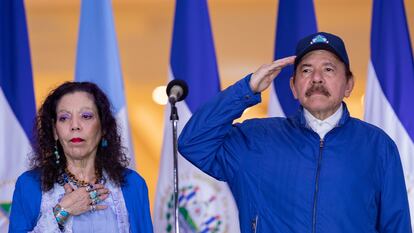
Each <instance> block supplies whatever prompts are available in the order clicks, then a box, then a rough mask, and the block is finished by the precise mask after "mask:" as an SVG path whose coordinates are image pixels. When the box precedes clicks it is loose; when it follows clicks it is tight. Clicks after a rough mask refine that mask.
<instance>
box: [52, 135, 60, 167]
mask: <svg viewBox="0 0 414 233" xmlns="http://www.w3.org/2000/svg"><path fill="white" fill-rule="evenodd" d="M57 143H58V140H56V142H55V150H54V152H53V153H54V154H55V159H56V165H59V163H60V155H59V151H58V147H57Z"/></svg>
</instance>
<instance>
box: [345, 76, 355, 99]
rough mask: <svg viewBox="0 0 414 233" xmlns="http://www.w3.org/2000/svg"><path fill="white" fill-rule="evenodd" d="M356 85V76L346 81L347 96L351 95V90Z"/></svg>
mask: <svg viewBox="0 0 414 233" xmlns="http://www.w3.org/2000/svg"><path fill="white" fill-rule="evenodd" d="M354 85H355V80H354V77H351V78H350V79H348V80H347V81H346V89H345V93H344V96H345V97H349V96H350V95H351V92H352V90H353V89H354Z"/></svg>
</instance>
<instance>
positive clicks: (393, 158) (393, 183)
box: [379, 139, 412, 233]
mask: <svg viewBox="0 0 414 233" xmlns="http://www.w3.org/2000/svg"><path fill="white" fill-rule="evenodd" d="M385 144H386V145H387V149H386V150H387V151H386V152H385V154H386V157H385V159H384V161H383V167H384V178H383V184H382V191H381V203H380V204H381V205H380V211H379V232H381V233H411V232H412V231H411V222H410V210H409V206H408V198H407V191H406V187H405V182H404V174H403V169H402V166H401V161H400V156H399V153H398V149H397V146H396V145H395V143H394V142H393V141H392V140H391V139H389V142H388V143H385Z"/></svg>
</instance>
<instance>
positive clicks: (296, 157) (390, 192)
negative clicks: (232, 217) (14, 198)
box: [179, 32, 411, 233]
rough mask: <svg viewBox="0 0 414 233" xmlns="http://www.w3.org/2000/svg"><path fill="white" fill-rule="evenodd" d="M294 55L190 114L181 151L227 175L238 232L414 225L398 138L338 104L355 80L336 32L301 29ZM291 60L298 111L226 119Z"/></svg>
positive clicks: (395, 230)
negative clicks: (286, 114)
mask: <svg viewBox="0 0 414 233" xmlns="http://www.w3.org/2000/svg"><path fill="white" fill-rule="evenodd" d="M295 55H296V56H292V57H287V58H283V59H280V60H276V61H274V62H273V63H271V64H267V65H263V66H261V67H260V68H259V69H258V70H257V71H256V72H255V73H253V74H252V75H248V76H247V77H246V78H244V79H242V80H240V81H239V82H237V83H236V84H234V85H233V86H230V87H229V88H227V89H226V90H224V91H223V92H221V93H220V94H219V95H218V96H217V97H216V98H215V99H214V100H212V101H211V102H209V103H208V104H206V105H205V106H203V107H202V108H201V109H200V110H199V111H198V112H196V113H195V114H194V115H193V117H192V119H191V120H190V121H189V122H188V124H187V125H186V127H185V129H184V130H183V132H182V133H181V136H180V139H179V150H180V152H181V154H182V155H183V156H184V157H185V158H186V159H188V160H189V161H190V162H192V163H193V164H194V165H195V166H197V167H199V168H200V169H201V170H203V171H204V172H206V173H207V174H209V175H211V176H213V177H215V178H216V179H219V180H222V181H226V182H228V184H229V186H230V188H231V190H232V192H233V195H234V198H235V200H236V202H237V205H238V208H239V218H240V228H241V231H242V232H243V233H247V232H257V233H262V232H266V233H267V232H272V233H273V232H276V233H277V232H281V233H304V232H309V233H336V232H344V233H357V232H381V233H385V232H389V233H391V232H392V233H400V232H401V233H402V232H404V233H408V232H411V224H410V213H409V208H408V201H407V193H406V189H405V183H404V176H403V171H402V167H401V162H400V158H399V154H398V150H397V147H396V145H395V144H394V142H393V141H392V140H391V139H390V138H389V137H388V136H387V135H386V134H385V133H384V132H383V131H382V130H380V129H379V128H377V127H375V126H372V125H370V124H368V123H365V122H362V121H360V120H358V119H355V118H352V117H350V116H349V112H348V109H347V107H346V104H345V103H344V102H343V98H344V97H348V96H349V95H350V94H351V91H352V88H353V86H354V79H353V76H352V73H351V71H350V65H349V59H348V55H347V52H346V49H345V45H344V43H343V41H342V39H341V38H339V37H337V36H335V35H332V34H329V33H323V32H321V33H316V34H313V35H310V36H307V37H305V38H304V39H302V40H301V41H299V43H298V44H297V48H296V54H295ZM291 64H294V74H293V77H292V78H291V83H290V84H291V89H292V92H293V95H294V96H295V98H297V99H298V100H299V102H300V104H301V107H300V109H299V110H298V112H297V114H296V115H294V116H291V117H288V118H266V119H252V120H247V121H245V122H243V123H241V124H232V122H233V120H234V119H237V118H239V117H240V116H241V114H242V113H243V111H244V110H245V109H246V108H248V107H250V106H252V105H255V104H257V103H259V102H260V101H261V97H260V93H261V92H262V91H264V90H265V89H267V88H268V87H269V85H270V84H271V83H272V81H273V79H274V78H275V77H276V76H277V75H278V74H279V72H280V70H281V69H282V68H283V67H285V66H287V65H291ZM379 114H380V113H379Z"/></svg>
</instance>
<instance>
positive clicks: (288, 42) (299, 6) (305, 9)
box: [268, 0, 317, 117]
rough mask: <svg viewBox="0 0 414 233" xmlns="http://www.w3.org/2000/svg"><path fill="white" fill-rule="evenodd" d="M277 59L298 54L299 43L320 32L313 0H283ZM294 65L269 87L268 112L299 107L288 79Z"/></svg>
mask: <svg viewBox="0 0 414 233" xmlns="http://www.w3.org/2000/svg"><path fill="white" fill-rule="evenodd" d="M277 17H278V18H277V26H276V27H277V28H276V42H275V53H274V54H275V56H274V60H277V59H280V58H284V57H288V56H292V55H294V54H295V49H296V43H297V42H298V41H299V40H300V39H302V38H303V37H305V36H307V35H310V34H312V33H316V32H317V25H316V17H315V9H314V6H313V1H312V0H280V1H279V12H278V14H277ZM292 75H293V66H288V67H285V68H284V69H283V70H282V71H281V72H280V74H279V75H278V76H277V77H276V79H275V80H274V81H273V85H272V87H271V90H270V97H269V98H270V99H269V107H268V114H269V116H279V117H283V116H289V115H292V114H293V113H295V112H296V111H297V109H298V106H299V102H298V101H297V100H295V98H294V97H293V94H292V91H291V90H290V85H289V81H290V78H291V77H292Z"/></svg>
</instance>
